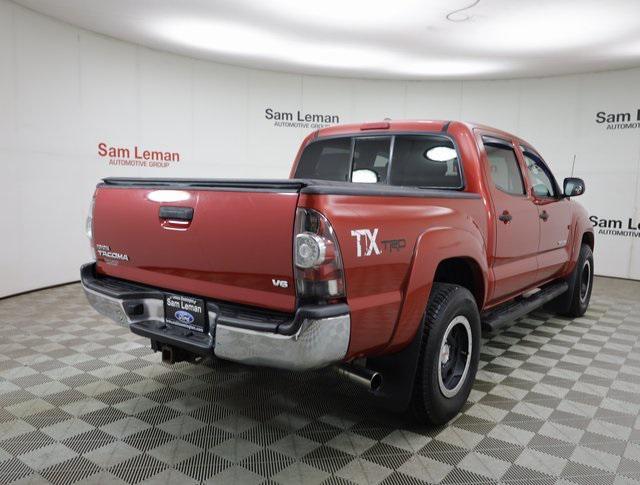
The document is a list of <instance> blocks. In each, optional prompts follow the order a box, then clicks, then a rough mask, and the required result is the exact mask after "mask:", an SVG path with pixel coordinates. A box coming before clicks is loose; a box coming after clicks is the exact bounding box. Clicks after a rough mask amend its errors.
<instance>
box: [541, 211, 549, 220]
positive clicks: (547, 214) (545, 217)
mask: <svg viewBox="0 0 640 485" xmlns="http://www.w3.org/2000/svg"><path fill="white" fill-rule="evenodd" d="M540 219H542V220H543V221H546V220H547V219H549V213H548V212H547V211H542V212H541V213H540Z"/></svg>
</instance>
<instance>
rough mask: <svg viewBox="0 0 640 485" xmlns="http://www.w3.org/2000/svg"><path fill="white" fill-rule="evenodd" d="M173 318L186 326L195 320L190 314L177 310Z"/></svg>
mask: <svg viewBox="0 0 640 485" xmlns="http://www.w3.org/2000/svg"><path fill="white" fill-rule="evenodd" d="M175 317H176V319H177V320H179V321H181V322H182V323H186V324H189V323H193V321H194V320H195V318H194V317H193V315H191V313H189V312H185V311H184V310H178V311H177V312H176V313H175Z"/></svg>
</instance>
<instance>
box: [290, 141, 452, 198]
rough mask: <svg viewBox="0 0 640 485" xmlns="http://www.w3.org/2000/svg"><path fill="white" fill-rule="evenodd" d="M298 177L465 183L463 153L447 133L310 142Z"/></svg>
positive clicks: (449, 186) (444, 184) (414, 184)
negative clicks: (461, 168)
mask: <svg viewBox="0 0 640 485" xmlns="http://www.w3.org/2000/svg"><path fill="white" fill-rule="evenodd" d="M295 178H310V179H320V180H332V181H340V182H354V183H370V184H389V185H400V186H411V187H427V188H445V189H459V188H462V185H463V184H462V175H461V173H460V163H459V160H458V153H457V151H456V149H455V146H454V144H453V142H452V141H451V140H450V139H449V138H447V137H445V136H442V135H436V134H419V135H395V136H388V135H385V136H355V137H341V138H329V139H325V140H318V141H315V142H312V143H311V144H309V145H308V146H307V147H306V148H305V150H304V151H303V152H302V155H301V157H300V161H299V162H298V167H297V169H296V173H295Z"/></svg>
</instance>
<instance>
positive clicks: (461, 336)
mask: <svg viewBox="0 0 640 485" xmlns="http://www.w3.org/2000/svg"><path fill="white" fill-rule="evenodd" d="M480 334H481V329H480V314H479V312H478V307H477V305H476V301H475V299H474V297H473V295H472V294H471V292H470V291H469V290H467V289H466V288H463V287H461V286H458V285H452V284H448V283H434V285H433V288H432V290H431V295H430V297H429V303H428V305H427V309H426V311H425V314H424V333H423V335H422V342H421V347H420V354H419V357H418V368H417V371H416V379H415V382H414V386H413V394H412V397H411V404H410V409H411V412H412V414H413V416H414V417H415V418H416V419H417V420H418V421H419V422H421V423H424V424H430V425H440V424H444V423H447V422H448V421H450V420H451V419H453V418H454V417H455V416H456V415H457V414H458V412H460V410H461V409H462V406H464V404H465V403H466V401H467V398H468V397H469V393H470V392H471V388H472V386H473V381H474V379H475V376H476V371H477V370H478V360H479V358H480ZM445 337H447V341H445ZM445 343H447V344H448V345H447V346H446V348H445V345H444V344H445ZM469 344H470V347H471V351H470V352H469Z"/></svg>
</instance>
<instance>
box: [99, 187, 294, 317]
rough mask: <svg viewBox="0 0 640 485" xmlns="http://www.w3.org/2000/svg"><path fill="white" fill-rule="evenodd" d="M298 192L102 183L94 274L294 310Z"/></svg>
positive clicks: (291, 189) (283, 189)
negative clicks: (294, 262) (294, 244)
mask: <svg viewBox="0 0 640 485" xmlns="http://www.w3.org/2000/svg"><path fill="white" fill-rule="evenodd" d="M297 200H298V189H297V188H287V187H284V188H270V187H269V185H268V184H265V185H264V187H261V186H260V185H257V186H256V187H252V188H247V187H242V186H238V187H215V186H212V187H208V188H206V187H202V188H189V187H181V186H180V184H178V183H177V184H176V185H175V187H172V186H171V184H170V183H169V184H168V185H167V186H166V187H160V188H155V187H149V186H145V185H138V186H136V185H133V186H132V185H131V184H129V185H126V186H120V185H118V184H106V185H102V186H99V188H98V189H97V191H96V199H95V207H94V217H93V235H94V243H95V245H96V249H97V250H98V251H97V253H98V254H97V266H98V271H99V272H100V273H102V274H107V275H109V276H113V277H118V278H122V279H125V280H129V281H135V282H139V283H144V284H148V285H151V286H155V287H158V288H162V289H166V290H170V291H172V292H175V293H184V294H187V295H193V296H203V297H209V298H213V299H219V300H222V301H230V302H236V303H241V304H245V305H251V306H257V307H262V308H270V309H274V310H280V311H293V310H294V309H295V285H294V280H293V262H292V254H293V242H292V241H293V226H294V219H295V211H296V205H297Z"/></svg>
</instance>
